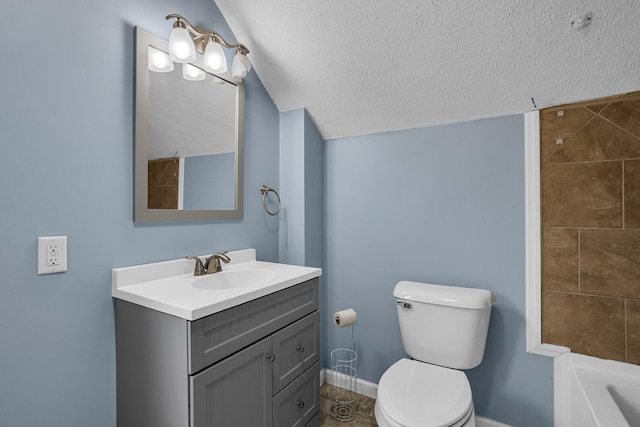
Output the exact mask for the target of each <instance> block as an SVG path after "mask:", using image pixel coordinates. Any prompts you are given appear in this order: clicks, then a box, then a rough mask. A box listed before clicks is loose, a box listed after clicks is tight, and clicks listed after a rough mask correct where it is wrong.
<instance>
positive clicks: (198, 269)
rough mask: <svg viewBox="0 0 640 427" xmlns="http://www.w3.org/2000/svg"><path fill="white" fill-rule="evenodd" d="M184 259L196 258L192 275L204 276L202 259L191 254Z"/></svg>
mask: <svg viewBox="0 0 640 427" xmlns="http://www.w3.org/2000/svg"><path fill="white" fill-rule="evenodd" d="M185 258H186V259H195V260H196V268H195V270H193V275H194V276H204V275H205V274H207V273H206V271H205V270H204V266H203V265H202V260H201V259H200V258H199V257H197V256H193V255H189V256H187V257H185Z"/></svg>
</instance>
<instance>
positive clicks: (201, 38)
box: [166, 13, 249, 54]
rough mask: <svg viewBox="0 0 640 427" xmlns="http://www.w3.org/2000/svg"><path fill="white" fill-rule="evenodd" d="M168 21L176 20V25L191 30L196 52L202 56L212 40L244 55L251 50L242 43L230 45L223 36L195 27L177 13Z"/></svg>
mask: <svg viewBox="0 0 640 427" xmlns="http://www.w3.org/2000/svg"><path fill="white" fill-rule="evenodd" d="M166 19H167V20H169V19H176V20H177V21H176V24H177V23H178V22H179V23H180V24H183V25H184V26H185V27H186V28H187V29H188V30H189V32H190V33H191V38H192V39H193V44H194V45H195V46H196V50H197V51H198V52H200V53H201V54H204V49H205V47H206V46H207V43H208V41H209V40H210V39H214V40H216V41H217V42H218V43H221V44H222V45H224V46H225V47H227V48H229V49H235V48H237V49H238V50H240V51H241V52H242V53H244V54H247V53H249V49H248V48H247V47H246V46H245V45H243V44H242V43H228V42H227V41H226V40H225V39H223V38H222V36H221V35H220V34H218V33H216V32H215V31H213V30H205V29H204V28H201V27H194V26H193V25H191V23H190V22H189V21H187V19H186V18H185V17H184V16H182V15H178V14H177V13H172V14H170V15H167V16H166ZM176 24H174V25H176Z"/></svg>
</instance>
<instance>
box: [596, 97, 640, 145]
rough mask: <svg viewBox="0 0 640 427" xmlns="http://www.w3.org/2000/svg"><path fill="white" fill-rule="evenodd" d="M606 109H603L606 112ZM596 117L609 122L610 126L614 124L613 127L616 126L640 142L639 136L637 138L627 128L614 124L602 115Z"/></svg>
mask: <svg viewBox="0 0 640 427" xmlns="http://www.w3.org/2000/svg"><path fill="white" fill-rule="evenodd" d="M607 107H608V105H607ZM605 109H606V107H605V108H603V110H605ZM596 115H597V116H599V117H600V118H601V119H602V120H604V121H606V122H609V123H610V124H612V125H613V126H615V127H616V128H618V129H620V130H621V131H623V132H624V133H626V134H627V135H629V136H631V137H633V138H634V139H638V140H640V138H639V137H638V136H636V135H634V134H632V133H631V132H629V131H628V130H626V129H625V128H623V127H622V126H620V125H617V124H616V123H614V122H613V121H611V120H609V119H608V118H606V117H605V116H602V115H600V113H596Z"/></svg>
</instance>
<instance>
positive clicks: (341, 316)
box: [333, 308, 356, 328]
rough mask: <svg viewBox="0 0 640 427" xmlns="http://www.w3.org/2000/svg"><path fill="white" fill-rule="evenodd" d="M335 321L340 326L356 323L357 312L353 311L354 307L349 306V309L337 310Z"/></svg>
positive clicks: (334, 315) (334, 316)
mask: <svg viewBox="0 0 640 427" xmlns="http://www.w3.org/2000/svg"><path fill="white" fill-rule="evenodd" d="M333 323H335V325H336V327H338V328H345V327H347V326H351V325H353V324H354V323H356V312H355V311H353V308H349V309H347V310H342V311H336V312H335V313H334V314H333Z"/></svg>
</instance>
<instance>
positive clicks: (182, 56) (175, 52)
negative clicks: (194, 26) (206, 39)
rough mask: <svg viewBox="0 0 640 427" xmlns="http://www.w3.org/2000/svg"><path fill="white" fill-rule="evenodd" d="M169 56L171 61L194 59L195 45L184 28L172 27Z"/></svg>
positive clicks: (190, 60)
mask: <svg viewBox="0 0 640 427" xmlns="http://www.w3.org/2000/svg"><path fill="white" fill-rule="evenodd" d="M169 56H170V57H171V60H172V61H174V62H180V63H183V64H184V63H186V62H193V61H195V60H196V47H195V45H194V44H193V40H191V36H190V35H189V32H188V31H187V29H186V28H180V27H173V30H171V35H170V36H169Z"/></svg>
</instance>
